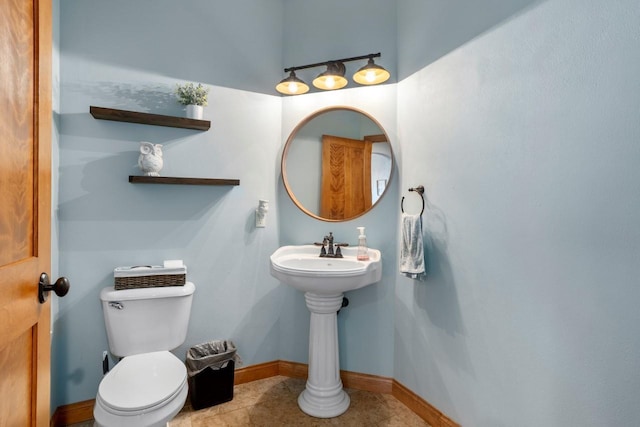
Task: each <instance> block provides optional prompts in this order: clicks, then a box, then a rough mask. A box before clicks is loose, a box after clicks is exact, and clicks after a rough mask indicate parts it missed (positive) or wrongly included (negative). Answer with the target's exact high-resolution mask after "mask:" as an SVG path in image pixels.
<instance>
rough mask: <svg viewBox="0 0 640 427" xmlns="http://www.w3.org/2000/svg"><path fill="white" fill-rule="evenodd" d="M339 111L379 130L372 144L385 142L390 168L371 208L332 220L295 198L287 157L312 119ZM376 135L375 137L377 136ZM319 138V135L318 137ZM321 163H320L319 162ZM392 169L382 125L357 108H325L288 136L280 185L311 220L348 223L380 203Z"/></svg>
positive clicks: (391, 174)
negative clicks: (281, 184) (366, 121)
mask: <svg viewBox="0 0 640 427" xmlns="http://www.w3.org/2000/svg"><path fill="white" fill-rule="evenodd" d="M339 111H347V112H350V113H357V114H360V115H362V116H363V118H364V119H368V120H370V121H371V122H372V124H373V125H375V126H376V127H377V128H378V129H379V134H378V135H383V136H384V137H383V138H380V139H376V140H375V141H373V142H386V143H387V144H388V153H389V158H390V167H389V174H388V177H387V178H386V182H385V183H384V188H383V190H382V192H381V193H380V194H379V196H378V197H377V199H376V201H375V202H374V203H371V206H369V207H368V208H367V209H364V210H363V211H362V212H359V213H357V214H355V215H353V216H349V217H347V218H340V219H333V218H325V217H323V216H321V215H320V212H313V211H312V210H310V209H309V208H308V207H305V206H304V204H303V203H302V202H301V201H300V198H299V197H296V195H295V194H294V191H293V188H292V185H291V184H290V174H288V173H287V157H288V155H289V154H290V151H291V147H292V145H293V143H294V141H295V140H296V137H297V136H298V135H299V133H300V132H301V131H302V129H303V128H304V127H305V126H307V125H308V124H309V123H310V122H311V121H312V120H313V119H315V118H318V117H319V116H321V115H323V114H326V113H331V112H339ZM323 133H324V134H331V133H332V132H331V130H328V131H327V132H323ZM378 135H376V136H378ZM320 136H321V135H320ZM320 163H321V161H320ZM394 168H395V162H394V155H393V148H392V147H391V142H390V140H389V136H388V135H387V133H386V131H385V130H384V128H383V127H382V125H380V123H379V122H378V121H377V120H376V119H375V118H373V117H372V116H371V115H369V114H368V113H366V112H364V111H362V110H360V109H357V108H353V107H349V106H332V107H327V108H323V109H321V110H318V111H316V112H314V113H312V114H311V115H309V116H307V117H305V118H304V119H303V120H302V121H301V122H300V123H298V125H296V127H295V128H294V129H293V131H292V132H291V134H290V135H289V138H287V141H286V143H285V146H284V149H283V152H282V160H281V173H282V183H283V184H284V188H285V190H286V191H287V194H288V195H289V197H290V198H291V201H292V202H293V204H295V205H296V207H298V209H300V210H301V211H302V212H304V213H305V214H307V215H309V216H310V217H312V218H315V219H318V220H321V221H326V222H343V221H350V220H352V219H355V218H358V217H360V216H362V215H364V214H366V213H367V212H369V211H371V209H373V208H374V207H375V206H376V205H377V204H378V202H380V200H381V199H382V198H383V197H384V195H385V194H386V193H387V191H388V189H389V183H390V182H391V177H392V176H393V172H394Z"/></svg>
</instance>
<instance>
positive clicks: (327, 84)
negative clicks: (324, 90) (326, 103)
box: [325, 77, 336, 89]
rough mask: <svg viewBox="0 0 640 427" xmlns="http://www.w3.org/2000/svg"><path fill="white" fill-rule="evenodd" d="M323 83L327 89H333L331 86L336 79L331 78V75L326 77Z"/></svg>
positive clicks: (334, 83)
mask: <svg viewBox="0 0 640 427" xmlns="http://www.w3.org/2000/svg"><path fill="white" fill-rule="evenodd" d="M325 84H326V86H327V87H328V88H329V89H333V87H334V86H335V85H336V81H335V80H334V79H333V77H327V80H326V81H325Z"/></svg>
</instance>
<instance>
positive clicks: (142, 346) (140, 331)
mask: <svg viewBox="0 0 640 427" xmlns="http://www.w3.org/2000/svg"><path fill="white" fill-rule="evenodd" d="M195 289H196V288H195V286H194V284H193V283H191V282H187V283H186V284H185V285H184V286H166V287H155V288H140V289H125V290H115V289H114V288H113V287H109V288H104V289H103V290H102V291H101V292H100V300H102V311H103V313H104V323H105V326H106V329H107V338H108V340H109V349H110V350H111V353H112V354H113V355H115V356H118V357H124V356H131V355H133V354H139V353H149V352H153V351H162V350H173V349H174V348H176V347H178V346H180V345H181V344H182V343H183V342H184V340H185V338H186V336H187V328H188V326H189V315H190V314H191V301H192V300H193V293H194V291H195Z"/></svg>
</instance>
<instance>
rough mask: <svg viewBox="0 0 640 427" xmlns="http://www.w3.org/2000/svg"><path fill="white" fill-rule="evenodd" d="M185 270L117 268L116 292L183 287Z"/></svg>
mask: <svg viewBox="0 0 640 427" xmlns="http://www.w3.org/2000/svg"><path fill="white" fill-rule="evenodd" d="M186 275H187V268H186V267H180V268H164V267H160V266H143V267H118V268H116V269H115V270H114V272H113V276H114V288H115V289H116V290H118V291H119V290H123V289H137V288H157V287H164V286H183V285H184V284H185V283H186V282H187V279H186Z"/></svg>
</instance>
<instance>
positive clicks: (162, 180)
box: [129, 175, 240, 185]
mask: <svg viewBox="0 0 640 427" xmlns="http://www.w3.org/2000/svg"><path fill="white" fill-rule="evenodd" d="M129 182H130V183H132V184H177V185H240V180H239V179H216V178H180V177H171V176H135V175H129Z"/></svg>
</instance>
